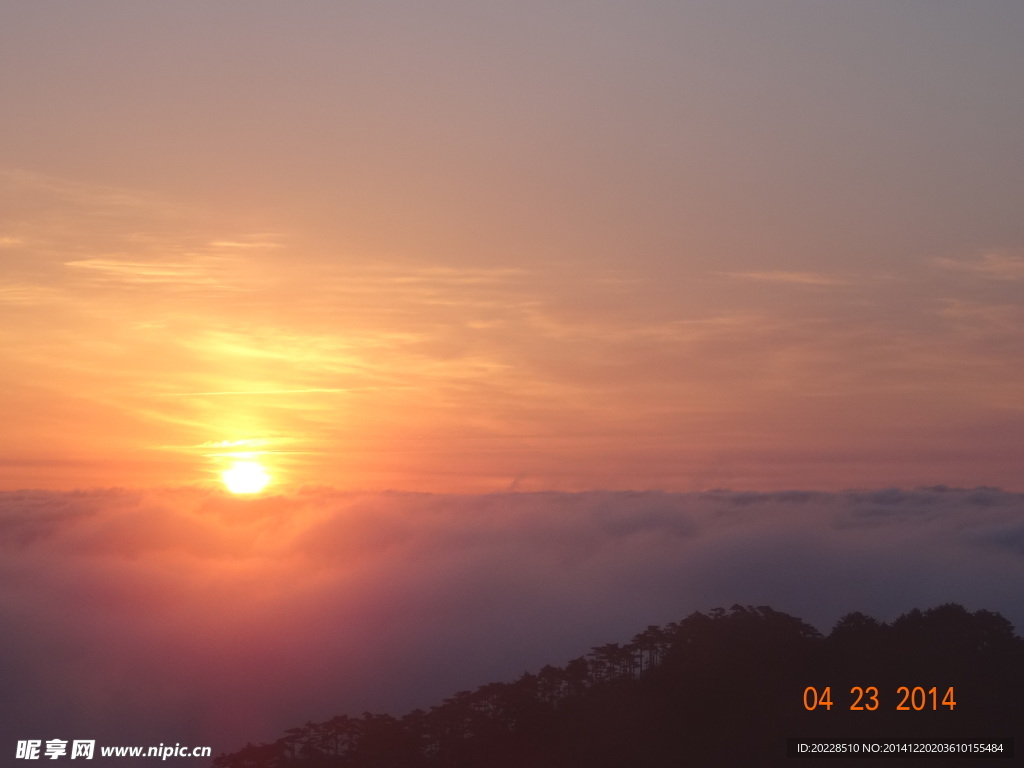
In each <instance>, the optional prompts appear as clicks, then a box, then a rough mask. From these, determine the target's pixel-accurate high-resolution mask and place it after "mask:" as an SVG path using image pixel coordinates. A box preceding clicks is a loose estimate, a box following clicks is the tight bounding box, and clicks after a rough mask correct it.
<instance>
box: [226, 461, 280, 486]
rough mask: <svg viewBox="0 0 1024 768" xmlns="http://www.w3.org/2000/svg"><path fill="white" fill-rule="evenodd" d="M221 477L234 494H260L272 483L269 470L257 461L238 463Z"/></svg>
mask: <svg viewBox="0 0 1024 768" xmlns="http://www.w3.org/2000/svg"><path fill="white" fill-rule="evenodd" d="M220 476H221V478H222V479H223V480H224V485H226V486H227V488H228V490H229V491H231V492H232V493H259V492H260V491H262V490H263V489H264V488H265V487H266V485H267V483H269V482H270V475H268V474H267V470H265V469H264V468H263V467H262V466H261V465H260V464H258V463H257V462H255V461H236V462H235V463H234V464H232V465H231V468H230V469H225V470H224V471H223V472H221V474H220Z"/></svg>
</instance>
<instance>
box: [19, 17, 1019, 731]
mask: <svg viewBox="0 0 1024 768" xmlns="http://www.w3.org/2000/svg"><path fill="white" fill-rule="evenodd" d="M1022 36H1024V4H1021V3H1019V2H1017V1H1016V0H981V1H980V2H974V3H970V4H966V3H962V2H952V1H950V0H903V1H902V2H900V3H891V2H882V1H881V0H843V1H839V2H830V3H821V2H812V1H811V0H776V1H775V2H772V3H765V2H763V1H762V0H725V1H722V0H717V1H716V2H710V1H703V0H688V1H687V2H662V1H661V0H632V1H631V2H624V1H623V0H587V1H586V2H583V1H582V0H565V1H564V2H558V3H550V2H543V3H542V2H538V1H535V0H521V1H520V2H514V3H512V2H480V1H475V2H468V1H466V2H462V1H456V0H438V2H433V3H416V2H409V1H408V0H405V1H401V2H399V1H392V0H381V1H380V2H373V3H369V2H362V0H353V1H352V2H336V1H335V0H330V1H328V0H292V1H290V2H287V3H284V2H270V1H269V0H246V2H244V3H243V2H230V1H226V2H220V3H209V2H198V1H197V0H175V2H173V3H172V2H152V1H150V0H142V1H138V0H95V1H94V2H90V3H66V2H56V1H55V0H34V2H31V3H25V2H16V1H15V0H0V114H2V119H0V425H2V427H0V548H2V549H3V551H4V553H5V554H4V557H3V559H0V573H2V574H3V578H2V580H0V627H4V631H3V632H0V637H2V638H3V640H2V641H0V642H2V644H3V650H4V653H0V659H2V660H3V661H0V671H2V672H3V673H4V675H5V676H6V678H7V679H8V680H9V681H10V682H9V684H5V685H0V691H2V693H0V707H2V711H3V712H4V713H5V715H4V717H5V718H6V719H5V720H4V722H6V723H8V724H9V725H8V726H5V727H6V728H7V731H9V733H8V732H7V731H5V733H6V735H5V736H4V737H3V738H5V739H7V738H8V737H9V738H10V739H21V738H50V737H51V736H56V737H60V738H64V737H66V736H69V735H71V733H70V732H71V731H76V732H77V731H81V732H82V733H83V734H88V733H95V734H107V735H108V736H109V738H110V739H111V740H112V741H114V743H118V742H117V741H116V740H118V739H120V741H121V742H122V743H125V744H127V743H129V742H130V741H133V740H135V741H137V743H145V741H146V740H147V739H150V740H152V739H155V740H156V741H157V742H170V741H173V740H174V739H177V738H178V736H177V734H181V738H182V739H183V740H184V739H193V740H194V739H210V740H211V741H212V742H214V746H215V747H216V748H217V750H218V751H219V750H221V749H224V750H231V749H234V748H237V747H238V746H241V744H242V743H244V742H245V741H247V740H250V739H251V740H254V741H255V740H259V739H261V738H263V739H269V738H274V737H276V735H277V734H278V733H279V732H280V729H283V728H285V727H290V726H292V725H299V724H301V723H302V722H305V721H307V720H310V719H313V720H316V719H327V718H329V717H330V716H332V715H334V714H338V713H339V712H342V711H347V712H350V713H355V714H358V713H359V712H361V711H363V710H367V709H368V710H379V711H392V712H395V713H400V712H401V711H403V709H404V708H407V707H409V706H429V705H430V704H431V703H436V701H438V700H439V699H440V698H441V697H443V696H445V695H449V694H451V693H453V692H454V691H455V690H458V689H461V688H468V687H473V686H476V685H480V684H483V683H485V682H489V681H491V680H493V679H509V676H515V675H518V674H521V673H522V672H523V671H525V670H527V669H536V668H539V667H540V666H543V665H544V664H546V663H564V662H565V661H566V660H568V659H569V658H571V657H574V656H578V655H580V654H582V653H585V652H586V651H587V650H588V649H589V648H590V646H591V645H596V644H599V643H603V642H624V641H627V640H628V639H629V638H630V637H631V636H632V634H634V633H635V632H638V631H640V630H642V629H643V628H644V627H645V626H646V625H647V624H650V623H664V622H668V621H673V620H678V619H680V618H683V617H684V616H686V615H688V614H689V613H691V612H692V611H694V610H709V609H711V608H713V607H715V606H718V605H722V606H726V607H728V606H729V605H731V604H733V603H739V604H755V605H756V604H767V605H771V606H772V607H773V608H776V609H777V610H782V611H787V612H791V613H793V614H794V615H798V616H800V617H802V618H805V619H807V620H808V621H811V622H812V623H814V624H815V626H817V627H818V628H819V629H821V630H823V631H827V629H828V628H829V626H831V624H832V623H834V622H835V621H836V620H837V619H838V618H839V617H840V616H842V615H844V614H845V613H847V612H849V611H853V610H863V611H865V612H869V613H875V614H877V615H878V616H879V617H880V618H883V619H886V620H889V619H892V618H895V617H896V616H897V615H899V613H900V612H902V611H905V610H909V609H910V608H913V607H915V606H916V607H922V608H924V607H928V606H929V605H933V604H937V603H942V602H948V601H950V600H956V601H960V602H963V603H964V604H965V605H967V607H969V608H970V609H972V610H976V609H980V608H986V609H990V610H996V611H1003V612H1005V613H1006V615H1007V616H1008V617H1009V618H1010V619H1011V620H1012V621H1014V622H1015V623H1016V625H1017V626H1018V631H1019V629H1020V627H1021V626H1022V623H1021V622H1024V605H1022V604H1021V600H1020V596H1019V594H1018V593H1019V589H1018V590H1016V591H1014V590H1013V589H1011V587H1013V586H1014V585H1019V584H1020V583H1022V582H1021V577H1022V568H1024V560H1022V550H1021V541H1022V538H1021V531H1020V525H1021V523H1020V520H1021V512H1022V510H1024V505H1022V502H1021V496H1020V493H1021V492H1024V482H1022V477H1024V475H1022V467H1024V443H1022V441H1021V438H1020V436H1021V435H1022V434H1024V290H1022V289H1024V218H1022V217H1021V210H1022V202H1024V143H1022V142H1021V140H1020V137H1021V136H1024V99H1022V98H1021V83H1022V80H1021V73H1022V72H1024V46H1021V45H1020V40H1021V39H1022ZM240 461H241V462H250V463H251V464H252V465H257V466H258V467H260V468H262V471H263V472H265V474H266V475H268V476H269V478H270V484H269V485H268V486H267V487H266V488H265V489H264V490H263V491H262V492H256V493H250V494H240V495H234V494H232V493H231V492H229V491H228V490H226V489H225V488H224V486H223V483H222V475H223V473H224V472H225V471H227V470H230V469H231V468H232V467H234V466H235V464H236V463H237V462H240ZM339 658H343V659H346V660H351V659H359V662H358V663H356V662H352V661H346V662H345V663H343V664H337V663H336V662H337V659H339ZM239 702H246V703H247V704H246V707H247V708H246V707H242V706H241V705H240V704H239ZM62 733H63V734H65V735H64V736H61V734H62ZM5 748H6V747H3V746H2V745H0V749H5Z"/></svg>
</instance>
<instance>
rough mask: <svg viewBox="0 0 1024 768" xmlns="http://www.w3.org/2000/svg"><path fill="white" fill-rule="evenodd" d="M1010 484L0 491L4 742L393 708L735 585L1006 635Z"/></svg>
mask: <svg viewBox="0 0 1024 768" xmlns="http://www.w3.org/2000/svg"><path fill="white" fill-rule="evenodd" d="M1022 584H1024V495H1022V494H1016V493H1008V492H1004V491H1000V490H997V489H992V488H979V489H972V490H963V489H949V488H944V487H937V488H927V489H918V490H913V491H903V490H894V489H893V490H880V491H850V492H844V493H817V492H784V493H747V492H730V491H713V492H706V493H692V494H672V493H660V492H621V493H620V492H590V493H505V494H492V495H476V496H456V495H431V494H400V493H372V494H369V493H342V492H336V491H332V490H326V489H312V490H306V491H302V492H297V493H294V494H290V495H284V496H267V497H263V498H239V497H229V496H226V495H224V494H222V493H219V492H214V491H208V490H201V489H191V488H189V489H167V490H154V491H129V490H118V489H108V490H96V491H88V492H72V493H61V492H46V491H22V492H6V493H0V681H2V684H0V738H2V740H3V744H6V745H7V746H3V744H0V748H2V749H5V750H6V749H12V750H13V749H14V743H15V741H16V740H19V739H44V740H45V739H50V738H61V739H79V738H85V739H97V740H98V742H99V743H103V744H126V745H130V744H139V745H149V744H153V745H155V744H158V743H161V742H163V743H174V742H181V743H183V744H193V745H194V744H204V745H206V744H208V745H210V746H212V747H213V748H214V754H217V753H218V752H221V751H232V750H234V749H237V748H238V747H240V746H242V745H243V744H244V743H245V742H246V741H249V740H251V741H263V740H271V739H274V738H276V737H277V736H279V735H281V732H282V731H283V729H285V728H287V727H291V726H295V725H301V724H302V723H304V722H306V721H309V720H313V721H318V720H325V719H328V718H330V717H331V716H333V715H335V714H341V713H348V714H359V713H361V712H363V711H367V710H368V711H374V712H391V713H392V714H396V715H398V714H401V713H403V712H405V711H408V710H409V709H411V708H413V707H417V706H419V707H429V706H430V705H432V704H435V703H439V702H440V701H441V699H443V698H444V697H445V696H448V695H450V694H453V693H455V692H456V691H458V690H463V689H468V688H473V687H476V686H478V685H481V684H483V683H486V682H490V681H493V680H510V679H514V678H515V677H517V676H519V675H520V674H522V673H523V672H524V671H536V670H537V669H539V668H540V667H541V666H543V665H544V664H547V663H552V664H564V663H565V662H566V661H568V660H569V659H570V658H573V657H575V656H579V655H582V654H584V653H586V652H587V651H588V650H589V649H590V647H591V646H594V645H599V644H604V643H609V642H626V641H628V640H629V639H630V638H631V637H632V636H633V635H635V634H636V633H637V632H639V631H641V630H642V629H643V628H644V627H646V626H647V625H648V624H652V623H653V624H665V623H667V622H670V621H673V620H678V619H681V618H684V617H685V616H686V615H688V614H690V613H692V612H693V611H698V610H700V611H707V610H709V609H711V608H713V607H716V606H723V607H728V606H730V605H732V604H734V603H740V604H744V605H769V606H771V607H773V608H775V609H777V610H781V611H785V612H787V613H790V614H793V615H795V616H799V617H800V618H802V619H804V620H806V621H808V622H809V623H811V624H813V625H814V626H815V627H817V628H818V629H819V630H821V631H822V632H826V633H827V632H828V631H829V629H830V628H831V626H832V625H833V624H834V623H835V622H836V620H838V619H839V618H840V617H841V616H843V615H844V614H846V613H849V612H851V611H863V612H866V613H869V614H871V615H874V616H876V617H878V618H880V619H884V620H891V619H893V618H895V617H896V616H898V615H899V614H900V613H902V612H904V611H907V610H909V609H911V608H913V607H921V608H925V607H929V606H933V605H937V604H941V603H945V602H959V603H962V604H963V605H965V606H966V607H967V608H968V609H970V610H977V609H981V608H986V609H989V610H994V611H999V612H1001V613H1002V614H1003V615H1004V616H1006V617H1007V618H1008V619H1009V620H1010V621H1012V622H1013V623H1014V625H1015V626H1016V627H1017V629H1018V633H1020V632H1021V630H1022V628H1024V590H1022V589H1021V585H1022Z"/></svg>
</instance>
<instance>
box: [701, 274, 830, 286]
mask: <svg viewBox="0 0 1024 768" xmlns="http://www.w3.org/2000/svg"><path fill="white" fill-rule="evenodd" d="M717 274H719V275H723V276H725V277H732V278H736V279H737V280H757V281H761V282H767V283H790V284H793V285H822V286H835V285H850V280H848V279H844V278H839V277H835V276H832V275H826V274H823V273H819V272H784V271H767V272H718V273H717Z"/></svg>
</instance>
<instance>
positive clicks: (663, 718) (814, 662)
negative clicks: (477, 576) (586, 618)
mask: <svg viewBox="0 0 1024 768" xmlns="http://www.w3.org/2000/svg"><path fill="white" fill-rule="evenodd" d="M809 689H813V691H810V690H809ZM826 689H828V692H827V694H826ZM915 689H919V690H915ZM932 689H935V690H934V692H932ZM1022 690H1024V640H1022V639H1021V638H1020V637H1019V636H1017V635H1016V634H1015V632H1014V628H1013V626H1012V625H1011V624H1010V622H1009V621H1007V620H1006V619H1005V618H1004V617H1003V616H1001V615H1000V614H998V613H995V612H990V611H987V610H979V611H975V612H973V613H972V612H969V611H967V610H966V609H965V608H964V607H962V606H960V605H957V604H953V603H949V604H945V605H941V606H938V607H934V608H930V609H928V610H923V611H922V610H919V609H914V610H912V611H909V612H907V613H905V614H903V615H901V616H900V617H899V618H897V619H896V620H894V621H892V622H891V623H885V622H881V621H878V620H876V619H874V618H872V617H870V616H866V615H864V614H862V613H850V614H847V615H846V616H844V617H843V618H842V619H841V620H840V621H839V622H838V623H837V624H836V625H835V627H834V628H833V629H832V631H831V632H830V633H829V634H828V635H827V636H825V635H822V634H821V633H820V632H818V631H817V630H816V629H815V628H814V627H812V626H810V625H809V624H807V623H805V622H803V621H801V620H800V619H798V618H795V617H793V616H790V615H788V614H785V613H782V612H779V611H776V610H773V609H772V608H769V607H766V606H757V607H754V606H740V605H734V606H732V608H730V609H728V610H725V609H721V608H717V609H714V610H712V611H710V612H708V613H700V612H696V613H693V614H691V615H690V616H687V617H686V618H685V619H683V620H681V621H678V622H673V623H671V624H668V625H667V626H655V625H650V626H648V627H647V628H646V629H644V630H643V631H642V632H639V633H638V634H637V635H636V636H634V637H633V638H632V640H630V641H629V642H628V643H622V644H620V643H609V644H605V645H600V646H596V647H594V648H592V649H591V650H590V652H589V653H587V654H586V655H584V656H580V657H579V658H576V659H573V660H572V661H570V662H568V663H567V664H566V665H565V666H562V667H556V666H552V665H548V666H545V667H543V668H542V669H540V670H539V671H537V672H536V673H525V674H523V675H522V676H521V677H520V678H519V679H517V680H515V681H513V682H492V683H488V684H486V685H482V686H480V687H479V688H477V689H476V690H474V691H460V692H458V693H456V694H454V695H453V696H451V697H449V698H447V699H445V700H444V701H443V702H442V703H440V704H438V705H437V706H434V707H431V708H430V709H429V710H426V711H425V710H420V709H417V710H414V711H412V712H409V713H407V714H405V715H402V716H400V717H395V716H392V715H389V714H371V713H364V714H362V715H361V716H358V717H356V716H350V715H338V716H336V717H334V718H332V719H330V720H327V721H325V722H320V723H313V722H309V723H306V724H305V725H302V726H298V727H295V728H291V729H289V730H288V731H286V732H285V733H284V734H283V735H282V736H281V737H280V738H279V739H277V740H276V741H273V742H270V743H266V744H256V745H253V744H249V745H246V746H245V747H243V748H241V749H239V750H238V751H236V752H233V753H230V754H223V755H220V756H219V757H217V758H216V759H215V760H214V762H213V766H214V768H293V767H294V768H299V767H300V766H301V767H303V768H317V767H319V766H323V767H324V768H327V767H330V768H514V767H515V768H519V767H522V768H526V767H527V766H532V767H534V768H546V767H549V766H550V767H551V768H555V766H558V767H559V768H575V767H576V766H581V767H582V766H587V767H588V768H618V767H620V766H621V767H626V766H630V767H636V768H663V767H664V768H668V767H669V766H683V765H686V766H741V765H756V766H771V765H792V764H793V760H792V758H787V757H786V739H787V738H802V739H819V740H826V739H835V740H855V739H856V740H865V739H871V738H876V739H896V738H899V739H902V740H929V739H941V740H943V741H951V740H957V741H965V742H967V741H979V740H988V741H991V740H994V739H1010V738H1015V737H1019V736H1020V735H1021V733H1022V731H1024V698H1022V696H1021V691H1022ZM858 693H859V695H858ZM911 694H913V695H911ZM826 701H827V702H829V704H830V706H826ZM858 705H859V707H860V708H859V709H857V708H856V707H857V706H858ZM872 705H873V706H872ZM901 705H902V706H901ZM1018 741H1019V738H1018ZM1004 756H1005V755H1004ZM858 762H861V761H859V760H857V759H854V763H855V764H856V763H858ZM897 762H900V761H899V759H897ZM972 762H973V760H968V761H967V762H966V763H965V762H963V761H959V762H958V764H960V765H966V764H971V763H972ZM797 764H799V763H797ZM846 764H849V763H846ZM885 764H887V765H892V761H891V760H890V761H887V762H886V763H885ZM914 764H918V765H919V764H921V763H920V762H915V763H914Z"/></svg>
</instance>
